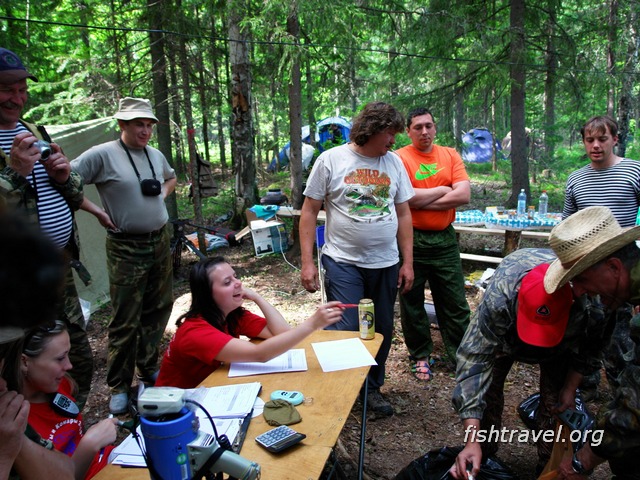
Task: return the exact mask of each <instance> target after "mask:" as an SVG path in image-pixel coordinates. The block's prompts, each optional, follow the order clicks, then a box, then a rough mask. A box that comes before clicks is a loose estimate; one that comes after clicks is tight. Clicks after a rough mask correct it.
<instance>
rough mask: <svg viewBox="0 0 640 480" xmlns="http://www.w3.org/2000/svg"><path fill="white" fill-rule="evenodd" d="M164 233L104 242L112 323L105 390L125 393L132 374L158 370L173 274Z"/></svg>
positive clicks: (168, 310)
mask: <svg viewBox="0 0 640 480" xmlns="http://www.w3.org/2000/svg"><path fill="white" fill-rule="evenodd" d="M170 238H171V233H170V231H169V228H167V227H166V226H165V228H164V229H163V231H162V232H161V233H159V234H158V235H155V236H152V237H150V238H149V239H145V240H140V239H131V238H115V237H111V236H109V237H107V266H108V270H109V283H110V293H111V306H112V307H113V318H112V319H111V322H110V323H109V355H108V359H107V384H108V385H109V387H111V391H112V393H123V392H128V391H129V388H130V386H131V383H132V382H133V377H134V374H135V368H136V367H137V368H138V374H139V375H140V376H141V377H150V376H151V375H153V374H154V373H155V372H156V370H157V368H158V345H159V343H160V340H161V339H162V334H163V333H164V330H165V327H166V326H167V321H168V320H169V316H170V315H171V309H172V307H173V269H172V263H171V254H170V250H169V242H170Z"/></svg>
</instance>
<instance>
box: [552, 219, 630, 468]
mask: <svg viewBox="0 0 640 480" xmlns="http://www.w3.org/2000/svg"><path fill="white" fill-rule="evenodd" d="M638 238H640V226H636V227H631V228H626V229H624V228H622V227H620V225H619V224H618V222H617V221H616V220H615V218H614V216H613V214H612V213H611V210H609V209H608V208H607V207H589V208H586V209H584V210H580V211H579V212H577V213H575V214H573V215H571V216H570V217H569V218H567V219H566V220H564V221H563V222H562V223H560V224H559V225H557V226H556V227H555V228H554V229H553V230H552V231H551V235H550V237H549V243H550V245H551V248H552V249H553V250H554V252H555V253H556V255H557V257H558V259H557V260H556V261H555V262H553V263H552V264H551V266H550V267H549V269H548V270H547V272H546V274H545V279H544V286H545V290H546V291H547V292H548V293H553V292H555V291H556V290H558V289H560V288H562V286H563V285H565V284H567V283H568V282H571V285H572V288H573V291H574V293H577V294H584V293H586V294H588V295H590V296H595V295H600V298H601V300H602V303H603V304H605V305H606V306H607V307H608V308H609V309H610V310H612V311H613V310H615V309H616V308H618V307H620V306H621V305H622V304H623V303H625V302H630V303H632V304H638V303H640V249H639V248H638V247H637V245H636V240H637V239H638ZM630 332H631V335H630V336H631V339H632V340H634V341H635V343H636V351H635V358H634V359H633V360H631V361H629V362H628V363H627V364H626V365H625V367H624V369H623V371H622V373H621V374H620V375H619V376H618V378H617V379H616V383H617V388H616V392H615V394H614V401H613V402H612V403H610V404H609V405H607V406H606V407H604V408H603V409H602V410H601V411H600V412H599V413H598V420H597V424H596V429H597V430H602V431H603V432H604V435H603V437H602V441H601V442H598V445H596V444H595V443H592V442H590V441H587V442H585V444H584V446H583V447H582V448H581V449H580V450H578V452H576V453H575V454H574V455H573V458H572V459H566V460H565V461H563V463H562V464H561V465H560V470H559V477H558V478H576V477H575V475H576V474H581V475H588V474H589V473H590V471H591V470H592V469H593V468H594V467H595V466H596V465H598V464H600V463H602V462H604V461H605V460H606V461H608V462H609V466H610V468H611V472H612V473H613V474H614V475H615V477H616V479H618V480H620V479H630V478H636V479H637V478H640V469H639V468H638V466H637V459H638V458H639V456H640V350H639V349H638V345H640V343H639V341H640V316H638V315H636V316H635V317H633V318H632V319H631V326H630Z"/></svg>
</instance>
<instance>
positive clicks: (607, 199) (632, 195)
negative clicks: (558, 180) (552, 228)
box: [562, 116, 640, 227]
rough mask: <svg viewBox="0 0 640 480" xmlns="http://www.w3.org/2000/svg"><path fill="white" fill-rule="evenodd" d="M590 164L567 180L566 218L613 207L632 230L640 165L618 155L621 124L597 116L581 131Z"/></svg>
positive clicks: (639, 197)
mask: <svg viewBox="0 0 640 480" xmlns="http://www.w3.org/2000/svg"><path fill="white" fill-rule="evenodd" d="M580 133H581V134H582V142H583V143H584V148H585V150H586V152H587V156H588V157H589V160H591V161H590V163H589V164H588V165H585V166H584V167H582V168H580V169H579V170H576V171H575V172H573V173H572V174H571V175H569V178H568V179H567V186H566V191H565V198H564V209H563V211H562V218H563V219H564V218H567V217H568V216H569V215H572V214H573V213H575V212H577V211H578V210H583V209H585V208H587V207H593V206H604V207H609V208H610V209H611V211H612V212H613V215H614V216H615V217H616V220H617V221H618V223H619V224H620V225H621V226H623V227H631V226H633V225H635V223H636V215H637V214H638V207H639V206H640V162H638V161H636V160H631V159H629V158H622V157H619V156H617V155H616V154H615V153H614V147H615V146H616V144H617V143H618V124H617V123H616V122H615V120H614V119H613V118H611V117H609V116H599V117H593V118H591V119H590V120H588V121H587V123H585V125H584V127H582V129H581V130H580Z"/></svg>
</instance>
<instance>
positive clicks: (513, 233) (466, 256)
mask: <svg viewBox="0 0 640 480" xmlns="http://www.w3.org/2000/svg"><path fill="white" fill-rule="evenodd" d="M453 228H454V229H455V231H456V235H457V236H458V239H459V238H460V234H461V233H472V234H475V235H490V236H503V237H504V247H503V248H502V257H496V256H489V255H475V254H472V253H460V258H461V259H462V260H467V261H470V262H482V263H493V264H496V265H497V264H499V263H500V262H501V261H502V259H503V258H504V257H506V256H507V255H509V254H510V253H512V252H514V251H515V250H517V249H518V248H520V240H522V239H523V238H532V239H538V240H548V239H549V232H536V231H533V230H506V229H502V228H484V227H467V226H464V225H454V226H453Z"/></svg>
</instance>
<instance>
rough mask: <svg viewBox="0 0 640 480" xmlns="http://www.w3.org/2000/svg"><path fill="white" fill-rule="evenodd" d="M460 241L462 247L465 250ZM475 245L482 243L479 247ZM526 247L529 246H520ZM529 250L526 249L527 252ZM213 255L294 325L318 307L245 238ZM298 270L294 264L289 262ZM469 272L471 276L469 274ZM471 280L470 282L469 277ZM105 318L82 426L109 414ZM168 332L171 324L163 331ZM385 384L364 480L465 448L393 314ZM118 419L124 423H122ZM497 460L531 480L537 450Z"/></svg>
mask: <svg viewBox="0 0 640 480" xmlns="http://www.w3.org/2000/svg"><path fill="white" fill-rule="evenodd" d="M465 242H466V244H465ZM479 242H483V243H482V245H480V244H479ZM486 242H487V240H486V237H485V238H481V239H473V238H469V239H465V240H464V242H462V241H461V248H462V249H463V250H474V253H482V251H484V252H487V251H491V250H493V251H494V252H495V250H496V248H497V245H493V246H491V245H486ZM522 246H527V245H522ZM528 246H532V245H528ZM218 254H221V255H224V256H225V257H227V259H228V260H229V261H230V263H231V264H232V265H234V267H235V268H236V271H237V272H238V274H239V275H240V276H241V278H242V280H243V282H245V284H246V285H247V286H249V287H251V288H254V289H256V290H258V291H259V292H260V293H261V294H262V295H263V296H264V297H265V298H266V299H267V300H268V301H270V302H271V303H272V304H273V305H274V306H276V307H277V308H278V309H279V310H280V311H282V312H283V314H284V316H285V318H287V319H289V320H290V321H291V322H293V323H295V322H299V321H301V320H303V319H304V318H306V317H307V316H308V315H310V314H311V313H312V312H313V311H314V310H315V308H316V307H317V305H318V304H319V303H320V294H319V293H315V294H310V293H308V292H306V291H304V289H302V287H301V285H300V281H299V272H298V271H296V270H294V268H292V267H291V266H289V265H288V264H287V263H286V262H285V261H284V259H283V258H282V256H280V255H269V256H266V257H262V258H256V257H255V256H254V252H253V245H252V243H251V239H250V238H247V239H246V240H245V241H244V244H243V245H242V246H241V247H239V248H233V249H223V250H220V251H219V252H218ZM194 262H195V257H194V256H192V255H191V254H189V253H184V254H183V262H182V267H181V269H180V272H179V278H178V279H177V280H176V283H175V297H176V304H175V307H174V311H175V312H181V311H184V309H186V308H187V306H188V303H189V300H188V296H186V297H185V296H184V294H185V292H187V291H188V285H187V282H186V281H185V278H186V276H187V274H188V273H187V272H188V269H189V267H190V265H192V264H193V263H194ZM293 263H296V262H293ZM485 268H486V265H471V264H467V265H465V269H466V270H467V273H468V274H469V275H470V276H473V275H476V276H477V274H478V270H479V271H480V273H481V272H482V271H483V270H484V269H485ZM474 272H475V273H474ZM468 278H469V277H468ZM467 298H468V300H469V303H470V305H471V308H472V309H474V308H475V307H476V305H477V303H478V302H479V300H480V298H481V293H480V292H479V291H478V289H477V288H475V287H472V288H469V289H468V295H467ZM109 315H110V308H109V306H106V307H104V308H103V309H102V310H100V311H98V312H96V313H94V315H93V316H92V319H91V321H90V324H89V336H90V340H91V344H92V347H93V350H94V355H95V359H96V371H95V373H94V378H93V389H92V394H91V396H90V398H89V401H88V403H87V405H86V407H85V412H84V414H85V418H86V420H87V424H88V425H91V424H93V423H95V422H96V421H98V420H100V419H102V418H105V417H106V416H107V414H108V413H109V412H108V402H109V391H108V388H107V386H106V381H105V365H106V351H107V349H106V346H107V338H106V324H107V322H108V319H109ZM172 326H173V320H171V321H170V324H169V327H172ZM167 330H168V331H167V335H165V339H164V342H163V348H164V347H165V346H166V342H167V340H168V339H169V338H170V335H171V332H170V328H168V329H167ZM433 336H434V341H435V348H436V350H435V353H436V354H443V349H442V341H441V338H440V335H439V332H438V330H437V328H434V329H433ZM387 372H388V378H387V380H386V383H385V385H384V387H383V389H382V392H383V393H384V394H386V396H387V398H388V399H389V400H390V401H391V403H392V404H393V407H394V409H395V415H394V416H393V417H390V418H375V416H374V415H369V417H368V421H367V432H366V454H365V478H370V479H381V480H382V479H390V478H393V477H394V476H395V475H396V474H397V473H398V472H399V471H400V470H401V469H402V468H403V467H404V466H405V465H407V464H408V463H409V462H411V460H413V459H415V458H417V457H420V456H422V455H424V454H425V453H426V452H428V451H429V450H431V449H434V448H440V447H442V446H445V445H449V446H454V445H461V444H462V443H463V432H462V428H461V424H460V422H459V419H458V417H457V415H456V414H455V412H454V410H453V408H452V406H451V394H452V391H453V388H454V385H455V382H454V378H453V376H454V371H453V369H452V368H451V367H450V366H447V365H446V364H445V363H436V365H435V366H434V373H435V377H434V378H433V380H432V381H430V382H422V381H419V380H417V379H415V378H414V377H413V375H412V374H411V372H410V365H409V361H408V356H407V350H406V348H405V346H404V343H403V338H402V330H401V329H400V323H399V313H398V309H397V308H396V331H395V337H394V339H393V345H392V349H391V353H390V356H389V359H388V361H387ZM536 385H537V367H533V366H529V365H524V364H516V365H515V366H514V368H513V370H512V372H511V374H510V376H509V378H508V381H507V385H506V392H505V397H506V405H505V412H504V426H505V427H506V428H514V429H523V428H525V427H524V424H523V423H522V421H521V420H520V418H519V417H518V414H517V407H518V405H519V403H520V402H521V401H522V400H523V399H525V398H526V397H528V396H529V395H530V394H532V393H535V392H536V391H537V386H536ZM603 385H604V388H603V389H602V393H601V400H599V401H598V402H596V403H593V404H590V405H589V407H590V409H591V410H592V411H597V409H598V408H599V407H600V406H601V405H602V402H603V401H604V400H606V399H607V398H608V397H609V392H608V390H607V388H606V381H604V380H603ZM361 408H362V405H361V404H360V402H356V404H355V406H354V408H353V410H352V412H351V416H350V418H349V419H348V421H347V424H346V425H345V427H344V429H343V432H342V435H341V436H340V439H339V442H338V445H337V448H336V454H337V457H338V459H339V462H340V464H341V465H342V467H343V468H344V470H345V471H346V473H347V476H348V478H357V476H356V473H355V472H356V470H355V468H356V465H357V460H358V445H359V441H360V417H361V411H362V410H361ZM123 418H124V417H123ZM498 457H499V458H500V459H501V460H502V461H503V462H505V463H506V464H507V465H508V466H509V467H510V468H511V469H513V471H514V472H516V473H517V474H518V475H519V476H520V478H521V479H522V480H528V479H534V478H535V476H534V473H533V469H534V466H535V458H536V453H535V446H534V445H533V444H519V443H516V442H513V443H506V444H502V445H501V447H500V451H499V453H498ZM608 477H610V472H609V469H608V467H606V465H604V466H600V467H599V468H598V469H597V470H596V472H595V473H594V474H593V476H592V477H590V478H594V479H597V480H601V479H604V478H608Z"/></svg>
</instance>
